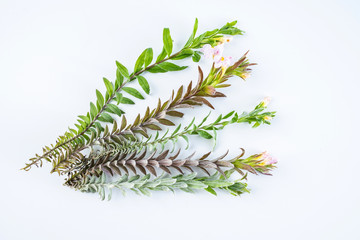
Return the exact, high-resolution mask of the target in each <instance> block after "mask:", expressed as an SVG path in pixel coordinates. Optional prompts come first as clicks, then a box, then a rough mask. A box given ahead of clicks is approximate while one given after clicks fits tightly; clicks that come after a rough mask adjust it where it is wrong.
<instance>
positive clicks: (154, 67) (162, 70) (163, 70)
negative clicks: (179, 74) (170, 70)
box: [147, 65, 167, 73]
mask: <svg viewBox="0 0 360 240" xmlns="http://www.w3.org/2000/svg"><path fill="white" fill-rule="evenodd" d="M147 71H148V72H151V73H165V72H167V71H166V70H165V69H163V68H161V67H159V66H157V65H155V66H153V67H152V68H150V69H148V70H147Z"/></svg>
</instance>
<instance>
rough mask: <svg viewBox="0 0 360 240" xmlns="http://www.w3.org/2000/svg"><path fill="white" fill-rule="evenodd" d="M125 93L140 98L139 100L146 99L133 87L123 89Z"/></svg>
mask: <svg viewBox="0 0 360 240" xmlns="http://www.w3.org/2000/svg"><path fill="white" fill-rule="evenodd" d="M122 89H123V90H124V91H125V92H127V93H128V94H130V95H132V96H134V97H136V98H139V99H144V97H143V96H142V95H141V93H139V91H138V90H136V89H135V88H132V87H123V88H122Z"/></svg>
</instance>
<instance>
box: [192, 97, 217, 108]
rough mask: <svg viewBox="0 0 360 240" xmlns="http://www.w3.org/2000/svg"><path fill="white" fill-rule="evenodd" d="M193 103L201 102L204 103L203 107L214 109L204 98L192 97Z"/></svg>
mask: <svg viewBox="0 0 360 240" xmlns="http://www.w3.org/2000/svg"><path fill="white" fill-rule="evenodd" d="M193 99H194V100H195V101H197V102H202V103H204V104H205V105H207V106H208V107H210V108H212V109H215V108H214V107H213V105H211V103H210V102H209V101H208V100H206V99H205V98H203V97H194V98H193Z"/></svg>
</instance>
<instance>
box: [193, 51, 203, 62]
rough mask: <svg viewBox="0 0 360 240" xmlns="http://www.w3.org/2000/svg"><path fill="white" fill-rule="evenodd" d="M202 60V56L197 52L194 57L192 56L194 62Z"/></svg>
mask: <svg viewBox="0 0 360 240" xmlns="http://www.w3.org/2000/svg"><path fill="white" fill-rule="evenodd" d="M200 59H201V56H200V54H199V53H198V52H197V51H195V52H194V55H193V56H192V60H193V61H194V62H199V61H200Z"/></svg>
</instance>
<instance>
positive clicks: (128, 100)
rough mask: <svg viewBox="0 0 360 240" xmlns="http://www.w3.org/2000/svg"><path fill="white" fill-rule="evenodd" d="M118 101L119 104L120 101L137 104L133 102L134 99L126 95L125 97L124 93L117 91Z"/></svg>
mask: <svg viewBox="0 0 360 240" xmlns="http://www.w3.org/2000/svg"><path fill="white" fill-rule="evenodd" d="M116 101H117V104H119V103H123V104H135V103H134V102H133V100H131V99H129V98H126V97H123V95H122V94H121V93H118V92H117V93H116Z"/></svg>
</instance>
